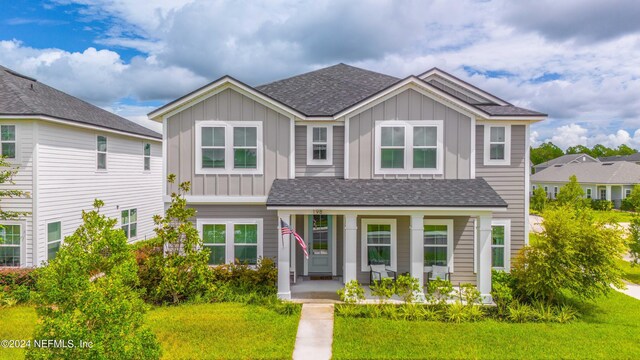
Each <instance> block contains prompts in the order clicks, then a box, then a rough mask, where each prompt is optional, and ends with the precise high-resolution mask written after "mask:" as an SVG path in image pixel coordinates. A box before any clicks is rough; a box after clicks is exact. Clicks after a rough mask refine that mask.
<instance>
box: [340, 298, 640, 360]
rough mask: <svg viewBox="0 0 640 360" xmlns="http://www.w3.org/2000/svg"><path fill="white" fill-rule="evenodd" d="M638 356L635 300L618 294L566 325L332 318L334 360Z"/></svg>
mask: <svg viewBox="0 0 640 360" xmlns="http://www.w3.org/2000/svg"><path fill="white" fill-rule="evenodd" d="M638 354H640V301H639V300H636V299H633V298H631V297H628V296H626V295H624V294H620V293H618V292H615V291H614V292H613V293H612V294H611V295H610V296H609V297H608V298H603V299H600V300H598V302H597V303H596V304H595V305H589V306H587V309H586V310H585V313H584V315H583V316H582V317H581V318H580V319H579V320H576V321H574V322H572V323H568V324H555V323H553V324H551V323H527V324H511V323H504V322H497V321H494V320H486V321H481V322H477V323H463V324H450V323H440V322H420V321H417V322H410V321H394V320H387V319H361V318H343V317H336V322H335V326H334V340H333V355H334V359H383V358H384V359H390V358H402V359H411V358H413V359H446V358H458V359H459V358H481V359H540V358H546V359H559V358H572V359H586V358H589V359H592V358H600V359H612V358H619V359H631V358H638Z"/></svg>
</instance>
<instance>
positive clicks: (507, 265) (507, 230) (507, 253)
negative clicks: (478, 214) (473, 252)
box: [490, 219, 511, 272]
mask: <svg viewBox="0 0 640 360" xmlns="http://www.w3.org/2000/svg"><path fill="white" fill-rule="evenodd" d="M494 226H504V268H494V267H491V268H492V269H496V270H503V271H506V272H510V271H511V219H492V220H491V229H492V230H493V227H494ZM492 236H493V235H492ZM490 241H491V242H492V244H491V248H493V239H491V240H490Z"/></svg>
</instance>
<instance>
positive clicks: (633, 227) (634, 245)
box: [629, 215, 640, 265]
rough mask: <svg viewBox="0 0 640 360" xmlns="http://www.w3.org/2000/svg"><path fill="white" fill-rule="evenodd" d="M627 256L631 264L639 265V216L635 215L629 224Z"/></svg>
mask: <svg viewBox="0 0 640 360" xmlns="http://www.w3.org/2000/svg"><path fill="white" fill-rule="evenodd" d="M629 254H630V255H631V264H632V265H640V216H639V215H636V216H634V217H633V218H632V219H631V223H630V224H629Z"/></svg>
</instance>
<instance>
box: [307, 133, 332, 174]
mask: <svg viewBox="0 0 640 360" xmlns="http://www.w3.org/2000/svg"><path fill="white" fill-rule="evenodd" d="M332 163H333V126H331V125H323V126H307V165H331V164H332Z"/></svg>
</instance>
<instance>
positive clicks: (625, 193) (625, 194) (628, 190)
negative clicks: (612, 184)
mask: <svg viewBox="0 0 640 360" xmlns="http://www.w3.org/2000/svg"><path fill="white" fill-rule="evenodd" d="M629 196H631V189H625V190H624V197H625V199H626V198H628V197H629Z"/></svg>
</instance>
